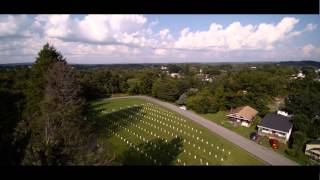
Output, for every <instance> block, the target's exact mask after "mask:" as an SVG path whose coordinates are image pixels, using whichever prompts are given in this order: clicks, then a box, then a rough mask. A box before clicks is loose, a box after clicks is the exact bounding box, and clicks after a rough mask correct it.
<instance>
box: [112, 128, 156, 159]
mask: <svg viewBox="0 0 320 180" xmlns="http://www.w3.org/2000/svg"><path fill="white" fill-rule="evenodd" d="M111 132H112V133H113V134H115V135H116V137H118V138H120V140H122V141H123V142H125V143H126V144H128V145H129V146H130V147H133V148H134V149H135V150H136V151H138V152H139V153H142V154H143V155H145V156H146V157H147V158H148V159H150V160H151V161H152V160H153V162H154V163H157V160H156V159H155V158H153V157H152V156H151V155H149V154H148V153H146V152H144V151H143V150H142V149H140V148H139V147H137V146H136V145H134V144H133V143H132V142H130V141H128V140H126V139H125V138H124V137H122V136H120V135H119V134H118V133H116V132H113V131H111ZM159 165H161V163H159Z"/></svg>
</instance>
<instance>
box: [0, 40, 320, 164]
mask: <svg viewBox="0 0 320 180" xmlns="http://www.w3.org/2000/svg"><path fill="white" fill-rule="evenodd" d="M166 66H167V67H168V70H167V71H163V70H161V69H160V65H150V66H148V65H145V66H138V65H137V66H136V67H134V66H131V67H126V68H124V67H122V66H121V65H117V66H113V67H111V66H110V67H109V66H108V67H96V66H93V67H92V68H90V67H86V68H83V67H79V66H72V65H68V63H67V61H66V59H65V58H64V57H63V56H62V55H61V54H60V53H59V52H58V51H57V50H56V49H55V48H54V47H53V46H50V45H49V44H46V45H45V46H44V47H43V49H42V50H41V51H40V52H39V54H38V57H37V59H36V61H35V62H34V63H33V64H32V66H30V67H29V66H25V67H15V66H13V67H10V68H2V69H1V70H0V99H1V101H0V117H1V122H0V133H1V142H0V143H1V144H0V152H1V153H0V163H1V164H3V165H73V164H76V165H87V164H89V165H92V164H111V163H112V148H111V147H108V145H101V144H98V143H92V142H96V141H95V139H97V133H96V128H97V125H96V124H95V122H94V121H91V120H90V118H89V114H90V113H91V112H88V111H89V110H88V103H89V102H90V101H93V100H95V99H98V98H108V97H110V96H111V95H112V94H117V93H126V94H130V95H138V94H142V95H149V96H153V97H156V98H159V99H162V100H164V101H169V102H172V103H177V104H179V105H186V106H187V107H188V108H190V109H192V110H194V111H195V112H198V113H215V112H218V111H220V110H228V109H231V108H235V107H238V106H241V105H250V106H252V107H254V108H256V109H257V110H258V111H259V116H261V117H262V116H264V115H265V114H266V113H267V112H269V111H270V109H269V107H268V106H267V105H268V104H270V103H271V102H273V101H274V99H275V98H277V97H281V98H285V103H284V104H283V105H282V107H281V108H283V109H285V110H287V111H289V112H290V113H292V114H293V115H294V116H293V122H294V132H293V135H292V138H291V139H290V147H291V149H292V151H290V152H288V153H289V154H291V155H293V156H302V155H303V148H304V145H305V143H306V142H307V141H308V140H310V139H315V138H317V137H319V136H320V99H319V98H320V83H319V81H316V80H315V79H317V78H318V77H319V74H317V73H315V71H314V70H315V69H314V68H313V67H311V66H305V67H304V68H302V69H301V70H302V72H303V73H304V74H306V78H304V79H301V80H299V79H297V80H293V79H292V78H291V76H292V74H295V73H298V72H299V70H300V69H299V68H300V67H296V66H295V67H292V66H287V65H279V64H260V65H256V67H255V68H251V67H250V66H248V65H232V64H222V65H209V64H168V65H166ZM200 69H201V72H199V70H200ZM170 73H179V74H181V77H179V78H177V77H171V76H170ZM204 75H206V76H208V77H210V78H211V79H212V81H206V80H203V79H204V78H203V76H204ZM95 152H99V153H95ZM101 152H102V153H101Z"/></svg>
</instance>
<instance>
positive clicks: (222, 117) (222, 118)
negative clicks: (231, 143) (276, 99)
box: [201, 111, 308, 165]
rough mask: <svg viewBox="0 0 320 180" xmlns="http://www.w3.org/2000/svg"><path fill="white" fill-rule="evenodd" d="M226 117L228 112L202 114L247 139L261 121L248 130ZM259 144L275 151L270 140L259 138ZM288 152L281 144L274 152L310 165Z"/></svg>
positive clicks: (284, 145) (305, 160) (256, 121)
mask: <svg viewBox="0 0 320 180" xmlns="http://www.w3.org/2000/svg"><path fill="white" fill-rule="evenodd" d="M226 115H227V112H225V111H219V112H217V113H215V114H213V113H208V114H201V116H202V117H204V118H206V119H208V120H210V121H212V122H215V123H217V124H219V125H221V126H223V127H225V128H228V129H230V130H232V131H234V132H236V133H238V134H239V135H242V136H243V137H245V138H249V137H250V134H251V133H252V132H256V124H257V123H258V121H259V119H255V122H254V123H253V124H252V125H251V126H250V127H248V128H247V127H242V126H237V127H235V126H234V125H232V124H231V123H229V122H228V120H227V117H226ZM257 143H259V144H260V145H262V146H265V147H266V148H269V149H271V150H273V149H272V148H271V146H270V144H269V140H268V138H267V137H259V141H257ZM286 150H289V148H288V145H287V144H284V143H281V142H279V149H277V150H274V151H275V152H277V153H280V154H281V155H283V156H285V157H287V158H289V159H292V160H294V161H296V162H297V163H299V164H301V165H306V164H308V160H307V159H306V158H305V157H299V158H297V157H292V156H290V155H288V154H287V153H286Z"/></svg>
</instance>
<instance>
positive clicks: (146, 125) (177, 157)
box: [92, 99, 264, 165]
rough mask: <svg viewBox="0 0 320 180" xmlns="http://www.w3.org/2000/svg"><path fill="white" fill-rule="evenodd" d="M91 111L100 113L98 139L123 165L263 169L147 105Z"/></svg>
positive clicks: (107, 103)
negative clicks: (220, 166) (223, 166)
mask: <svg viewBox="0 0 320 180" xmlns="http://www.w3.org/2000/svg"><path fill="white" fill-rule="evenodd" d="M92 107H93V108H94V109H95V110H96V111H98V112H99V113H98V116H99V118H97V121H98V122H97V123H98V126H99V127H101V131H100V135H101V136H100V139H103V141H108V142H109V143H110V144H111V146H112V149H113V151H114V152H115V153H116V156H117V160H119V161H121V162H123V163H124V164H129V165H130V164H147V165H153V164H156V165H264V162H262V161H261V160H259V159H257V158H256V157H254V156H253V155H251V154H249V153H248V152H246V151H245V150H243V149H241V148H239V147H238V146H236V145H234V144H232V143H230V142H229V141H227V140H225V139H223V138H222V137H220V136H218V135H216V134H213V133H212V132H210V131H209V130H208V129H206V128H204V127H202V126H200V125H198V124H196V123H194V122H192V121H191V120H188V119H186V118H184V117H182V116H180V115H179V114H177V113H174V112H171V111H169V110H167V109H165V108H162V107H160V106H158V105H155V104H152V103H150V102H147V101H144V100H141V99H113V100H107V99H104V100H100V101H95V102H93V103H92ZM100 141H101V140H100Z"/></svg>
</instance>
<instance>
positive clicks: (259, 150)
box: [110, 96, 298, 166]
mask: <svg viewBox="0 0 320 180" xmlns="http://www.w3.org/2000/svg"><path fill="white" fill-rule="evenodd" d="M121 98H140V99H144V100H147V101H150V102H153V103H155V104H158V105H160V106H163V107H165V108H167V109H170V110H172V111H175V112H177V113H179V114H181V115H182V116H185V117H187V118H188V119H191V120H192V121H194V122H195V123H198V124H200V125H202V126H204V127H206V128H207V129H209V130H210V131H212V132H213V133H215V134H218V135H220V136H221V137H223V138H224V139H226V140H228V141H230V142H232V143H233V144H235V145H238V146H239V147H241V148H242V149H244V150H246V151H248V152H249V153H251V154H253V155H254V156H256V157H258V158H259V159H261V160H263V161H265V162H266V163H267V164H270V165H274V166H293V165H298V164H297V163H296V162H294V161H292V160H290V159H288V158H286V157H284V156H282V155H280V154H278V153H276V152H274V151H272V150H270V149H268V148H266V147H263V146H261V145H259V144H257V143H255V142H252V141H251V140H249V139H247V138H244V137H243V136H241V135H238V134H237V133H235V132H233V131H231V130H229V129H226V128H224V127H222V126H220V125H218V124H216V123H214V122H212V121H209V120H207V119H205V118H203V117H201V116H199V115H197V114H196V113H194V112H192V111H188V110H182V109H180V108H179V107H178V106H175V105H173V104H170V103H167V102H163V101H161V100H158V99H155V98H152V97H148V96H124V97H115V98H110V99H121Z"/></svg>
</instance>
